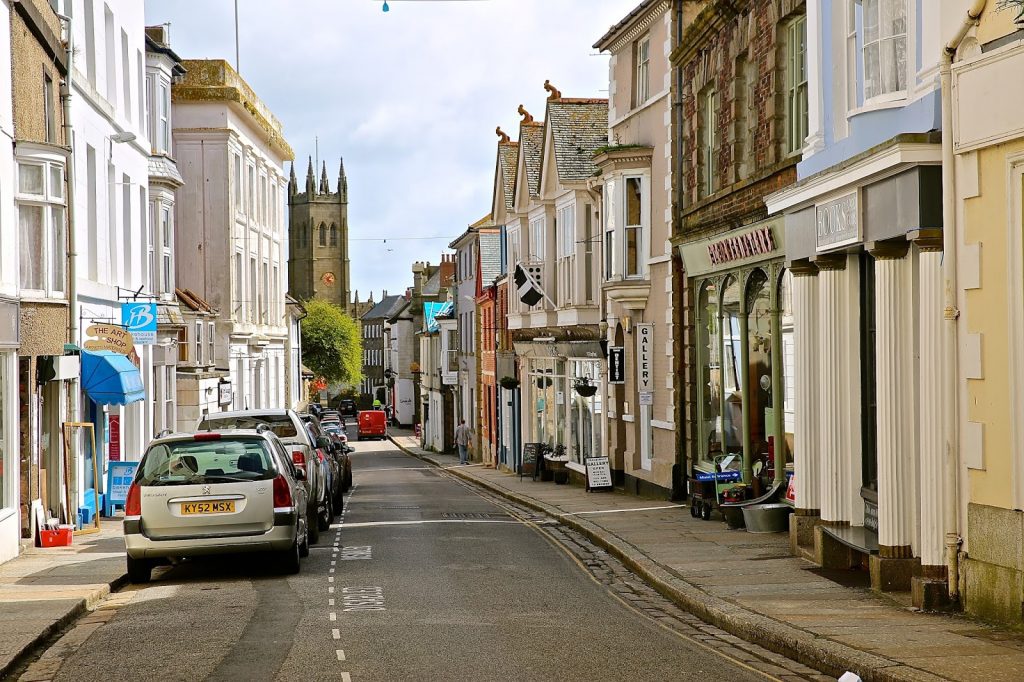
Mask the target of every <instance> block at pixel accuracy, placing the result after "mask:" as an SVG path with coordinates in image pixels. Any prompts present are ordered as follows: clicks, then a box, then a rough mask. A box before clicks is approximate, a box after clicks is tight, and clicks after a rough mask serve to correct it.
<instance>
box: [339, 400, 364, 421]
mask: <svg viewBox="0 0 1024 682" xmlns="http://www.w3.org/2000/svg"><path fill="white" fill-rule="evenodd" d="M338 412H340V413H341V415H342V416H343V417H355V416H356V415H357V414H358V413H359V410H358V409H356V401H354V400H352V399H351V398H342V399H341V400H339V401H338Z"/></svg>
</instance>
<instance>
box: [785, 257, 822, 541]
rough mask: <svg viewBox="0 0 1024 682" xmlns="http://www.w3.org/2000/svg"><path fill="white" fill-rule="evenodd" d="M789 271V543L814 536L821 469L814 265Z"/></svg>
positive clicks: (816, 273)
mask: <svg viewBox="0 0 1024 682" xmlns="http://www.w3.org/2000/svg"><path fill="white" fill-rule="evenodd" d="M790 272H791V273H792V275H793V360H794V365H795V366H794V384H795V396H794V399H795V400H794V403H795V404H794V421H795V424H794V433H793V475H794V479H793V487H794V489H795V493H796V508H797V509H796V514H794V515H793V516H792V517H790V545H791V547H792V549H793V551H794V553H796V550H797V547H798V546H800V545H810V544H812V543H813V542H814V526H815V525H816V524H817V523H818V522H819V520H820V516H821V493H820V490H819V485H820V479H819V472H820V470H821V463H820V461H819V460H820V457H821V455H820V451H819V439H820V434H819V433H818V403H819V401H818V390H819V389H820V387H821V382H820V381H819V380H818V372H819V359H818V316H819V310H818V269H817V268H816V267H815V266H813V265H810V264H809V263H806V264H802V265H798V264H794V265H793V266H792V267H791V268H790Z"/></svg>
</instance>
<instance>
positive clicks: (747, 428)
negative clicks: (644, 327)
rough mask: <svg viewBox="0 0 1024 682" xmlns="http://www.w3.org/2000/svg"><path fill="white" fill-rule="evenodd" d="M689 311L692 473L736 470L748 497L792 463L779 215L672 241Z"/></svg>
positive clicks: (787, 288) (787, 303)
mask: <svg viewBox="0 0 1024 682" xmlns="http://www.w3.org/2000/svg"><path fill="white" fill-rule="evenodd" d="M679 252H680V255H681V257H682V259H683V263H684V266H685V268H686V270H685V271H686V273H687V275H688V276H689V280H688V286H689V288H690V295H691V297H692V298H691V300H693V301H695V302H696V308H695V311H694V333H693V334H692V336H691V338H692V339H694V345H695V347H694V348H693V349H692V350H693V357H694V358H695V368H696V391H695V397H696V405H694V407H695V410H693V413H694V414H695V415H696V425H695V427H694V428H693V429H691V433H692V442H691V443H690V447H689V448H688V451H689V452H690V453H692V469H693V472H692V473H693V474H699V473H701V472H703V473H710V472H714V471H716V470H721V471H731V472H735V473H734V474H733V475H735V476H737V477H738V479H739V480H740V481H742V483H744V484H746V485H747V486H749V490H748V491H746V492H747V494H748V496H751V495H758V494H761V493H763V492H766V491H767V490H768V489H770V488H771V486H773V485H775V484H779V485H781V484H784V483H785V481H786V478H787V476H788V475H789V474H791V473H792V466H793V453H794V442H793V425H794V406H793V382H794V371H793V356H792V349H793V311H792V295H791V291H792V283H791V274H790V273H789V271H788V270H787V269H786V268H785V267H784V264H783V254H784V245H783V230H782V221H781V220H767V221H763V222H760V223H757V224H755V225H751V226H749V227H746V228H743V229H741V230H736V231H732V232H729V233H728V236H722V235H718V236H716V237H709V238H706V239H701V240H697V241H691V242H687V243H685V244H683V245H680V247H679Z"/></svg>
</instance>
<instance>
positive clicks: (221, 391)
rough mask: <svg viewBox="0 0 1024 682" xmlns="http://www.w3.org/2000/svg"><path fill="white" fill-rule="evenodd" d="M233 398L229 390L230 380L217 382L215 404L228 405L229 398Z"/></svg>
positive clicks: (229, 402)
mask: <svg viewBox="0 0 1024 682" xmlns="http://www.w3.org/2000/svg"><path fill="white" fill-rule="evenodd" d="M232 398H234V395H233V392H232V390H231V382H230V381H222V382H220V383H219V384H217V404H218V405H230V404H231V400H232Z"/></svg>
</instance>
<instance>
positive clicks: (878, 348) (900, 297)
mask: <svg viewBox="0 0 1024 682" xmlns="http://www.w3.org/2000/svg"><path fill="white" fill-rule="evenodd" d="M871 246H872V248H871V255H872V256H873V257H874V259H875V384H876V396H875V399H876V409H875V416H876V423H877V429H876V451H877V458H878V554H877V555H872V556H871V558H870V562H869V565H870V569H871V586H872V587H873V588H874V589H877V590H882V591H905V590H909V589H910V579H911V578H912V577H913V572H914V567H915V566H916V563H917V562H916V560H915V559H914V558H913V550H912V548H911V544H912V542H913V537H914V532H915V518H916V510H915V509H914V505H915V502H916V499H917V495H916V489H917V471H916V464H917V462H916V456H915V452H914V447H913V445H914V444H913V440H912V431H911V429H912V428H913V424H912V423H908V421H909V420H908V419H907V417H908V416H909V415H910V414H911V413H910V411H909V410H908V406H909V404H910V403H911V401H912V395H913V394H912V391H913V387H912V386H911V385H910V384H909V382H908V381H907V377H908V375H909V374H908V369H909V367H908V365H909V363H908V362H907V360H908V358H907V355H908V354H907V347H908V346H907V343H908V337H909V335H910V334H912V333H913V332H912V330H913V326H912V323H911V321H910V320H908V319H907V316H906V314H905V307H904V302H905V298H904V296H905V295H906V293H907V291H908V287H907V282H908V278H907V268H908V260H907V258H906V255H907V248H908V246H909V243H908V242H907V241H906V240H905V239H901V240H894V241H892V242H876V243H875V244H872V245H871Z"/></svg>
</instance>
